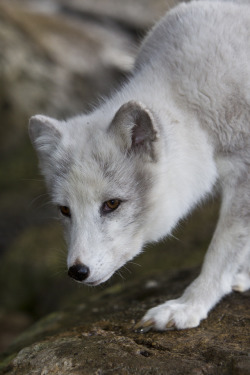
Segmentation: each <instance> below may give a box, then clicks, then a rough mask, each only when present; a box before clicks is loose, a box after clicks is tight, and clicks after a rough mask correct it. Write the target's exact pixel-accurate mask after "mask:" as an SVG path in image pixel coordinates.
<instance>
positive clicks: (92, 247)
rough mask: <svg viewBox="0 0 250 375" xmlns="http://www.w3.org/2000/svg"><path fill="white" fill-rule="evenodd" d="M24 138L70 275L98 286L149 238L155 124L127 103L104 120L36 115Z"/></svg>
mask: <svg viewBox="0 0 250 375" xmlns="http://www.w3.org/2000/svg"><path fill="white" fill-rule="evenodd" d="M106 112H107V111H106ZM110 112H111V111H110ZM107 117H110V118H107ZM29 134H30V138H31V141H32V143H33V145H34V147H35V149H36V151H37V154H38V158H39V164H40V168H41V171H42V173H43V175H44V177H45V180H46V182H47V186H48V189H49V191H50V193H51V196H52V201H53V202H54V204H55V205H56V206H57V207H58V210H59V214H60V216H61V219H62V221H63V224H64V228H65V238H66V242H67V245H68V260H67V264H68V270H69V271H68V272H69V275H70V276H71V277H73V278H74V279H75V280H77V281H79V282H84V283H86V284H88V285H97V284H100V283H102V282H104V281H106V280H107V279H108V278H109V277H110V276H111V275H112V274H113V273H114V272H115V271H116V270H117V269H119V268H120V267H121V266H123V265H124V264H125V263H126V262H127V261H129V260H131V259H132V258H133V257H134V256H135V255H136V254H138V253H139V252H140V251H141V249H142V247H143V245H144V244H145V242H148V241H149V240H152V239H154V238H153V237H154V235H153V234H152V233H153V232H152V227H153V226H154V224H153V220H154V218H152V217H151V218H150V217H149V212H151V214H152V207H153V205H154V200H155V199H156V197H155V196H154V193H153V190H152V189H153V186H154V180H155V179H156V178H157V177H156V174H157V173H156V168H155V166H156V165H157V163H158V159H159V156H160V155H159V147H158V143H159V141H160V140H159V128H158V123H157V119H156V117H155V116H154V114H153V113H152V112H151V111H149V110H148V109H147V108H145V107H144V106H143V105H142V104H141V103H138V102H135V101H130V102H128V103H126V104H123V105H122V106H121V107H120V108H119V109H118V110H117V112H116V113H113V115H109V116H106V115H105V113H104V111H102V110H98V111H96V112H94V113H93V114H90V115H86V116H85V115H82V116H78V117H75V118H73V119H70V120H68V121H58V120H55V119H52V118H49V117H46V116H42V115H37V116H34V117H32V118H31V120H30V126H29ZM157 199H159V197H157Z"/></svg>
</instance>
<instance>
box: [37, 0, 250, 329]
mask: <svg viewBox="0 0 250 375" xmlns="http://www.w3.org/2000/svg"><path fill="white" fill-rule="evenodd" d="M30 137H31V140H32V142H33V144H34V146H35V148H36V150H37V152H38V156H39V160H40V167H41V170H42V173H43V174H44V176H45V179H46V181H47V185H48V188H49V190H50V192H51V195H52V198H53V201H54V203H55V204H56V205H57V206H59V207H63V209H61V211H62V212H63V214H64V216H63V222H64V224H65V233H66V239H67V243H68V249H69V252H68V267H69V270H71V271H72V274H71V276H72V277H74V278H76V279H77V280H80V279H81V274H80V278H79V279H78V276H79V275H78V274H77V275H75V273H76V272H77V273H78V271H79V272H82V271H81V270H82V269H81V267H85V268H84V269H83V272H84V276H83V277H82V279H81V281H82V282H84V283H86V284H88V285H97V284H100V283H102V282H104V281H106V280H107V279H108V278H109V277H110V276H111V275H112V274H113V273H114V272H115V271H116V270H117V269H118V268H119V267H121V266H123V265H124V264H125V262H127V261H128V260H130V259H132V258H133V257H134V256H135V255H137V254H138V253H139V252H140V251H141V250H142V247H143V246H144V245H145V243H147V242H151V241H157V240H159V239H161V238H163V237H164V236H166V235H168V234H169V233H170V232H171V230H172V229H173V228H174V226H175V225H176V224H177V222H178V221H179V220H180V219H181V218H183V217H184V216H185V215H187V213H188V212H189V211H190V210H192V209H193V208H194V207H195V206H196V205H197V204H198V203H199V202H200V201H201V200H202V199H204V198H205V197H207V195H208V194H210V193H212V191H213V188H214V186H215V185H216V184H217V185H219V186H220V188H221V193H222V206H221V212H220V218H219V222H218V225H217V229H216V231H215V234H214V237H213V239H212V242H211V244H210V247H209V249H208V252H207V255H206V257H205V261H204V264H203V267H202V271H201V274H200V276H199V277H198V278H197V279H196V280H195V281H194V282H193V283H192V284H191V285H190V286H189V287H188V288H187V289H186V290H185V292H184V294H183V295H182V296H181V297H180V298H178V299H176V300H172V301H167V302H166V303H164V304H162V305H160V306H157V307H155V308H153V309H151V310H149V311H148V312H147V314H146V315H145V316H144V318H143V319H142V321H141V322H140V324H139V326H141V327H142V329H143V327H147V326H150V327H153V328H156V329H159V330H164V329H167V328H170V327H176V328H178V329H181V328H189V327H195V326H197V325H198V324H199V323H200V321H201V319H204V318H206V316H207V314H208V312H209V310H210V309H211V308H212V307H213V306H214V305H215V304H216V303H217V302H218V301H219V300H220V299H221V298H222V297H223V296H224V295H226V294H227V293H230V292H231V291H232V290H233V289H235V290H238V291H245V290H247V289H248V288H249V287H250V264H249V260H250V6H249V5H243V4H241V5H237V4H234V3H231V2H229V1H228V2H208V1H202V2H200V1H197V2H196V1H193V2H191V3H187V4H184V3H183V4H181V5H179V6H177V7H176V8H174V9H173V10H171V11H170V12H168V13H167V14H166V16H165V17H164V18H163V19H162V20H161V21H160V22H159V23H157V24H156V26H155V27H154V28H153V29H152V31H151V32H150V33H149V34H148V36H147V37H146V38H145V40H144V42H143V43H142V46H141V49H140V51H139V54H138V57H137V60H136V63H135V67H134V70H133V73H132V74H131V77H130V78H129V79H128V81H127V82H126V83H125V84H124V85H123V87H122V88H121V89H120V90H119V91H118V92H116V93H115V94H114V95H113V96H112V97H111V98H108V99H107V100H106V102H104V103H102V104H101V105H100V107H99V108H97V109H96V110H94V111H93V112H92V113H90V114H87V115H80V116H77V117H74V118H71V119H69V120H67V121H57V120H55V119H51V118H48V117H45V116H41V115H37V116H34V117H32V118H31V120H30ZM110 206H112V207H111V208H110ZM74 267H78V268H77V269H75V268H74ZM79 267H80V268H79ZM69 272H70V271H69Z"/></svg>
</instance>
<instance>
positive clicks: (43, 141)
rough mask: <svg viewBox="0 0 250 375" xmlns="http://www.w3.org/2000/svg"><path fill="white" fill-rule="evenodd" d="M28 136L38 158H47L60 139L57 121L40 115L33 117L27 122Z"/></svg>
mask: <svg viewBox="0 0 250 375" xmlns="http://www.w3.org/2000/svg"><path fill="white" fill-rule="evenodd" d="M29 136H30V139H31V142H32V144H33V146H34V148H35V149H36V151H37V153H38V155H39V157H44V156H46V155H48V156H49V155H50V154H51V152H52V151H53V150H54V148H55V146H56V145H57V144H58V142H59V141H60V139H61V137H62V134H61V132H60V126H59V121H57V120H55V119H53V118H50V117H47V116H42V115H36V116H33V117H31V119H30V122H29Z"/></svg>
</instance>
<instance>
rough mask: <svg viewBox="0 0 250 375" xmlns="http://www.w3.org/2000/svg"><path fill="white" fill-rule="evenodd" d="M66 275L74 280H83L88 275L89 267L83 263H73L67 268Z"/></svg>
mask: <svg viewBox="0 0 250 375" xmlns="http://www.w3.org/2000/svg"><path fill="white" fill-rule="evenodd" d="M68 275H69V276H70V277H72V279H74V280H76V281H83V280H86V279H87V277H88V276H89V268H88V267H87V266H85V265H84V264H75V265H74V266H71V267H70V268H69V270H68Z"/></svg>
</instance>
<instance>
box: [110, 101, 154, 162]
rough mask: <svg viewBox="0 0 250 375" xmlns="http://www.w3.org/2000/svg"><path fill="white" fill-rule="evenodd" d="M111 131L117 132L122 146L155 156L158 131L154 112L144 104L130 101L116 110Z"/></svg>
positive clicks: (116, 134)
mask: <svg viewBox="0 0 250 375" xmlns="http://www.w3.org/2000/svg"><path fill="white" fill-rule="evenodd" d="M109 130H110V131H112V132H113V134H115V136H116V137H117V139H118V140H119V143H120V145H121V147H123V148H124V149H125V150H132V151H135V152H139V153H147V154H148V155H150V156H151V157H152V158H154V144H153V142H155V141H156V140H157V138H158V131H157V128H156V124H155V119H154V118H153V114H152V113H151V111H150V110H149V109H147V108H146V107H144V106H143V104H141V103H139V102H136V101H130V102H128V103H125V104H123V105H122V106H121V107H120V108H119V109H118V111H117V112H116V114H115V116H114V118H113V120H112V122H111V124H110V128H109Z"/></svg>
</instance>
